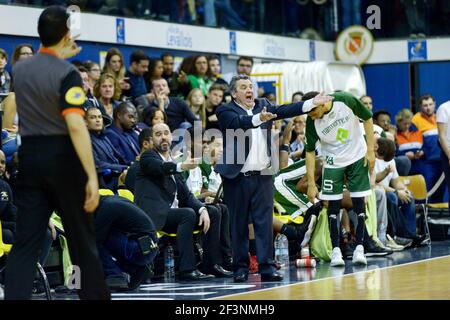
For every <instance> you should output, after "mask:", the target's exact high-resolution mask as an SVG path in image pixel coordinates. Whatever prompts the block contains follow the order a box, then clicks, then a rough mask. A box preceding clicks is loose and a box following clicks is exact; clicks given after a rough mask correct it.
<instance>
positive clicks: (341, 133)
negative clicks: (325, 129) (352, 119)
mask: <svg viewBox="0 0 450 320" xmlns="http://www.w3.org/2000/svg"><path fill="white" fill-rule="evenodd" d="M347 137H348V130H346V129H343V128H339V129H338V131H337V134H336V140H337V141H339V142H340V143H342V144H344V143H345V141H346V140H347Z"/></svg>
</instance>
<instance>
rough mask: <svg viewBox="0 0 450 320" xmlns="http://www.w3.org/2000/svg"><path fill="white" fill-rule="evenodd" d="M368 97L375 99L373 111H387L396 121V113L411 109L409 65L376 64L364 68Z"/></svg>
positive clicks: (392, 119)
mask: <svg viewBox="0 0 450 320" xmlns="http://www.w3.org/2000/svg"><path fill="white" fill-rule="evenodd" d="M363 71H364V77H365V79H366V87H367V95H369V96H371V97H372V99H373V106H374V109H373V111H374V112H375V111H378V110H382V109H384V110H387V111H388V112H389V113H390V114H391V121H392V122H393V121H394V117H395V115H396V113H397V112H398V111H399V110H400V109H403V108H410V104H411V102H410V96H411V89H410V73H409V64H407V63H397V64H396V63H393V64H375V65H366V66H364V67H363Z"/></svg>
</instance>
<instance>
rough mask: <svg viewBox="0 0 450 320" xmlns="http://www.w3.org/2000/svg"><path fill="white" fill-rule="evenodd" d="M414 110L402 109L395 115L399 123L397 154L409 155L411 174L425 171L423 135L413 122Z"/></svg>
mask: <svg viewBox="0 0 450 320" xmlns="http://www.w3.org/2000/svg"><path fill="white" fill-rule="evenodd" d="M412 117H413V114H412V112H411V111H410V110H409V109H402V110H400V111H399V112H398V113H397V115H396V116H395V122H396V124H397V138H396V142H397V156H407V157H408V159H409V160H411V169H410V170H409V173H408V174H409V175H415V174H422V172H423V166H422V165H423V158H424V156H425V154H424V152H423V150H422V149H423V136H422V133H421V132H420V131H419V130H417V128H416V126H415V125H414V124H412V122H411V119H412Z"/></svg>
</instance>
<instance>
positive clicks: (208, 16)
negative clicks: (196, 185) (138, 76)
mask: <svg viewBox="0 0 450 320" xmlns="http://www.w3.org/2000/svg"><path fill="white" fill-rule="evenodd" d="M316 2H317V3H319V1H314V0H282V1H268V0H245V1H240V0H170V1H161V0H132V1H124V0H90V1H86V0H69V1H65V0H54V1H45V0H30V1H26V0H15V1H14V0H0V4H19V5H34V6H47V5H51V4H66V5H71V4H75V5H78V6H79V7H80V9H81V10H82V11H86V12H95V13H99V14H107V15H116V16H125V17H137V18H142V19H155V20H162V21H171V22H175V23H185V24H191V25H202V26H208V27H226V28H229V29H232V30H246V31H254V32H263V33H269V34H270V33H271V34H280V35H287V36H295V37H298V36H300V37H304V38H320V39H324V40H334V39H336V36H337V34H338V33H339V32H340V31H341V30H343V29H345V28H346V27H348V26H350V25H366V21H367V19H368V18H369V17H370V16H371V15H372V14H373V13H374V11H373V10H372V9H371V10H368V8H369V6H372V5H376V6H378V7H379V8H380V14H381V17H380V19H381V21H380V22H381V26H380V28H378V29H374V30H372V32H373V34H374V36H375V37H380V38H392V37H408V36H413V37H416V36H437V35H444V34H448V33H449V31H450V29H449V28H450V27H449V26H450V23H449V20H450V4H449V2H448V1H446V0H415V1H410V0H370V1H369V0H345V1H344V0H342V1H337V0H327V1H320V4H317V3H316ZM335 3H336V5H334V4H335ZM267 21H270V23H267Z"/></svg>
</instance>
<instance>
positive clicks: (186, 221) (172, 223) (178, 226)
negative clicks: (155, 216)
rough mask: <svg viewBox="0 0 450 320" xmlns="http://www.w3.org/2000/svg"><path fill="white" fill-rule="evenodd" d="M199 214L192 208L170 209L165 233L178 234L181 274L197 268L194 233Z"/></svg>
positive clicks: (164, 229)
mask: <svg viewBox="0 0 450 320" xmlns="http://www.w3.org/2000/svg"><path fill="white" fill-rule="evenodd" d="M197 215H198V214H197V212H194V210H193V209H191V208H178V209H169V213H168V214H167V220H166V224H165V225H164V227H163V228H162V230H163V231H165V232H170V233H172V232H175V233H176V234H177V247H178V252H179V254H180V266H179V270H180V272H187V271H193V270H195V269H196V268H197V267H196V261H195V255H194V239H193V236H192V232H193V230H194V228H195V224H196V221H197Z"/></svg>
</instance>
